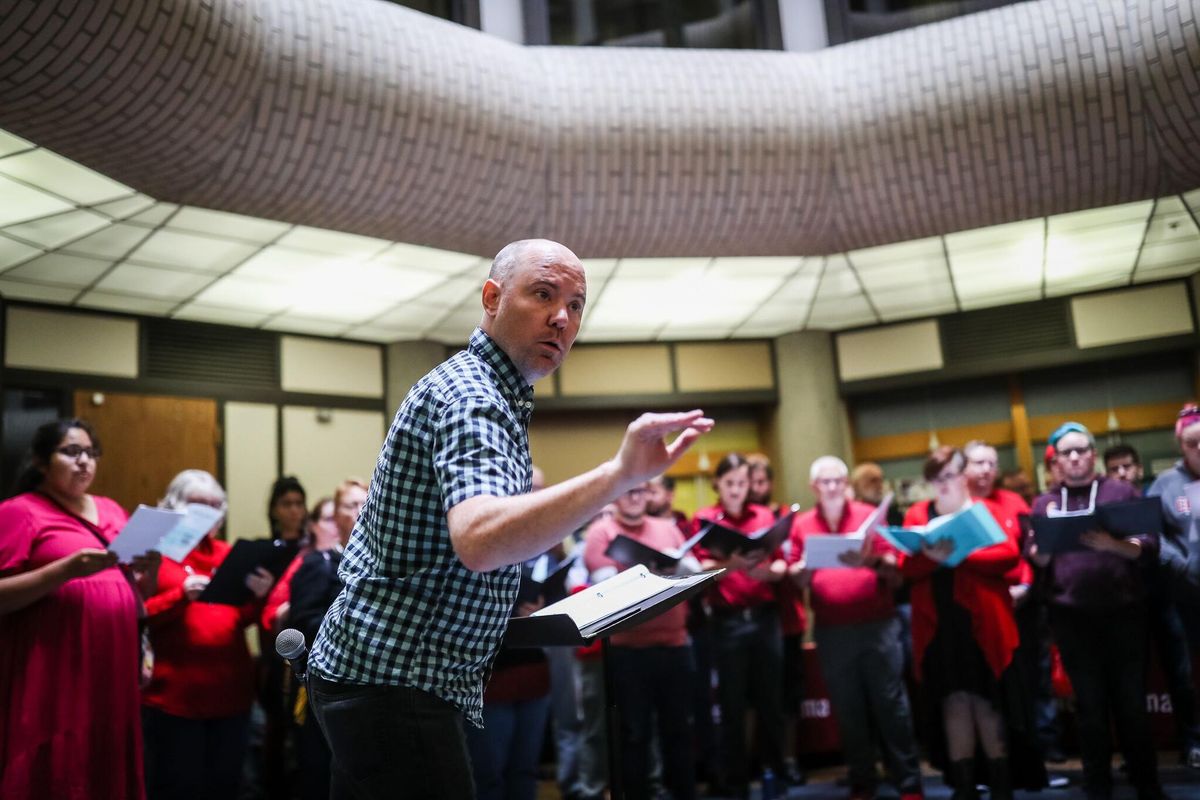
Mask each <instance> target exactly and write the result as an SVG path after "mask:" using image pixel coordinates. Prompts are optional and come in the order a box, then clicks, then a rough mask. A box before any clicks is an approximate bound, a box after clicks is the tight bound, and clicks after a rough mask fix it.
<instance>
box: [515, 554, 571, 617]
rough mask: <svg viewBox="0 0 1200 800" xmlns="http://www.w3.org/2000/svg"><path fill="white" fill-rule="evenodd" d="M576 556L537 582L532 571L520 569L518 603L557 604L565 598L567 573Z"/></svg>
mask: <svg viewBox="0 0 1200 800" xmlns="http://www.w3.org/2000/svg"><path fill="white" fill-rule="evenodd" d="M577 558H578V556H575V555H571V556H568V557H567V558H565V559H563V561H562V562H561V563H560V564H559V565H558V566H557V567H555V568H554V571H553V572H551V573H550V574H549V575H547V576H546V577H545V579H543V580H540V581H537V580H534V579H533V570H532V569H531V568H529V567H522V568H521V588H520V589H518V590H517V602H518V603H536V602H537V601H538V600H545V602H546V604H547V605H549V604H550V603H557V602H558V601H559V600H562V599H563V598H564V597H566V596H567V573H569V572H570V571H571V567H572V566H574V564H575V561H576V559H577Z"/></svg>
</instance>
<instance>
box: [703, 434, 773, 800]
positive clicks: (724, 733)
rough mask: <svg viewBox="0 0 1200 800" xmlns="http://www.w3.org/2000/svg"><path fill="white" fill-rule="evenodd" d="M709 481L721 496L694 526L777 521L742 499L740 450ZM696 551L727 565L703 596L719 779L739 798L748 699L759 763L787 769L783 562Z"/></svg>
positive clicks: (746, 473) (744, 481) (744, 786)
mask: <svg viewBox="0 0 1200 800" xmlns="http://www.w3.org/2000/svg"><path fill="white" fill-rule="evenodd" d="M713 486H714V488H715V489H716V490H717V498H718V502H717V504H716V505H713V506H709V507H708V508H702V509H700V510H699V511H697V512H696V519H695V529H696V530H699V528H700V526H701V525H703V524H704V522H705V521H707V520H713V521H716V522H720V523H721V524H722V525H724V526H726V527H729V528H734V529H735V530H738V531H741V532H742V533H754V532H755V531H757V530H760V529H762V528H765V527H767V526H768V525H771V524H772V523H773V522H774V521H775V517H774V515H773V514H772V513H771V511H770V509H768V508H767V507H766V506H760V505H757V504H755V503H750V502H748V501H747V496H748V494H749V491H750V469H749V465H748V463H747V461H746V459H745V458H744V457H743V456H741V455H740V454H738V453H730V454H728V455H726V456H725V457H724V458H722V459H721V460H720V462H718V463H717V468H716V472H715V476H714V480H713ZM696 557H697V558H699V559H700V566H701V567H702V568H703V569H706V570H707V569H716V568H721V567H723V568H725V572H723V573H722V574H721V575H720V576H719V577H718V578H717V585H716V586H715V587H714V589H713V590H712V591H711V593H710V594H709V595H708V598H707V599H708V602H709V605H710V607H711V609H712V622H713V643H714V648H715V651H716V663H717V678H718V688H717V696H718V699H719V702H720V704H721V742H722V752H723V753H724V759H725V763H724V771H725V775H724V777H725V780H726V781H727V782H728V784H729V785H728V788H729V789H730V790H732V791H733V792H734V793H735V795H741V796H744V795H745V794H746V793H747V791H748V787H749V783H750V775H749V758H748V754H747V748H746V711H747V705H748V703H747V701H748V700H749V701H750V702H752V703H753V706H754V710H755V713H756V716H757V718H758V727H759V737H758V749H759V754H760V758H761V760H762V763H763V766H764V767H766V768H768V769H771V770H774V772H775V774H776V775H783V774H784V761H783V726H784V715H783V633H782V631H781V628H780V622H779V604H778V595H777V591H776V590H777V588H778V585H779V581H780V580H781V579H782V578H783V577H784V575H785V574H786V573H787V564H786V562H785V561H784V559H783V555H782V553H781V552H780V551H776V552H775V553H771V554H759V556H758V557H757V558H756V557H752V556H751V557H748V556H743V555H733V556H731V557H730V558H728V559H720V558H717V557H716V555H715V554H713V553H711V552H709V551H707V550H705V549H704V548H702V547H697V548H696Z"/></svg>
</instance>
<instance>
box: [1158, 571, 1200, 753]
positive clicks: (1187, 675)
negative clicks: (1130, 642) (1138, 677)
mask: <svg viewBox="0 0 1200 800" xmlns="http://www.w3.org/2000/svg"><path fill="white" fill-rule="evenodd" d="M1146 600H1147V612H1148V619H1149V622H1150V640H1151V641H1152V642H1153V643H1154V646H1155V649H1156V650H1157V651H1158V660H1159V663H1160V664H1161V665H1162V671H1163V676H1164V677H1165V678H1166V680H1167V690H1168V691H1169V692H1170V693H1171V707H1172V709H1173V710H1174V714H1175V731H1176V734H1177V735H1178V737H1179V749H1180V750H1181V751H1182V753H1183V756H1184V758H1185V759H1186V758H1187V754H1188V751H1189V750H1191V749H1192V748H1194V747H1200V724H1198V723H1197V721H1196V687H1195V684H1194V683H1193V682H1192V653H1191V648H1190V646H1189V645H1188V640H1187V633H1186V632H1185V630H1184V627H1183V617H1182V616H1181V615H1180V613H1179V606H1178V605H1177V604H1176V602H1175V598H1174V597H1172V596H1171V591H1170V588H1169V584H1168V576H1167V575H1166V574H1165V571H1164V570H1157V571H1156V572H1154V573H1152V578H1151V580H1150V581H1148V586H1147V598H1146Z"/></svg>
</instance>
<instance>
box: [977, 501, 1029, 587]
mask: <svg viewBox="0 0 1200 800" xmlns="http://www.w3.org/2000/svg"><path fill="white" fill-rule="evenodd" d="M984 499H986V500H987V501H988V502H990V503H992V504H994V505H995V506H997V507H998V508H999V510H1000V514H999V515H993V516H995V517H996V521H997V522H999V523H1000V527H1002V528H1003V529H1004V532H1005V533H1006V534H1008V538H1009V539H1010V540H1012V542H1013V543H1014V544H1015V545H1016V546H1017V552H1018V553H1024V552H1025V547H1024V545H1025V531H1024V530H1023V529H1022V527H1021V517H1022V516H1023V517H1025V519H1026V520H1028V519H1029V516H1030V511H1029V504H1028V503H1026V502H1025V498H1023V497H1021V495H1019V494H1017V493H1016V492H1010V491H1009V490H1008V489H993V490H992V493H991V494H989V495H988V496H987V497H986V498H984ZM1005 577H1006V578H1007V579H1008V582H1009V583H1011V584H1013V585H1016V584H1018V583H1023V584H1025V585H1026V586H1028V585H1029V584H1031V583H1033V565H1032V564H1030V563H1029V562H1028V561H1026V560H1025V559H1024V558H1021V559H1018V561H1017V565H1016V566H1015V567H1013V568H1012V569H1011V570H1009V572H1008V574H1007V575H1006V576H1005Z"/></svg>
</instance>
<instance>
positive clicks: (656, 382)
mask: <svg viewBox="0 0 1200 800" xmlns="http://www.w3.org/2000/svg"><path fill="white" fill-rule="evenodd" d="M559 386H560V388H561V389H562V396H563V397H595V396H598V395H624V394H668V393H670V392H671V388H672V387H671V352H670V350H669V349H668V348H667V347H666V345H653V344H647V345H620V346H613V347H603V346H591V347H579V348H576V349H574V350H572V351H571V354H570V355H569V356H568V357H567V360H566V361H565V362H563V365H562V367H560V368H559Z"/></svg>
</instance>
